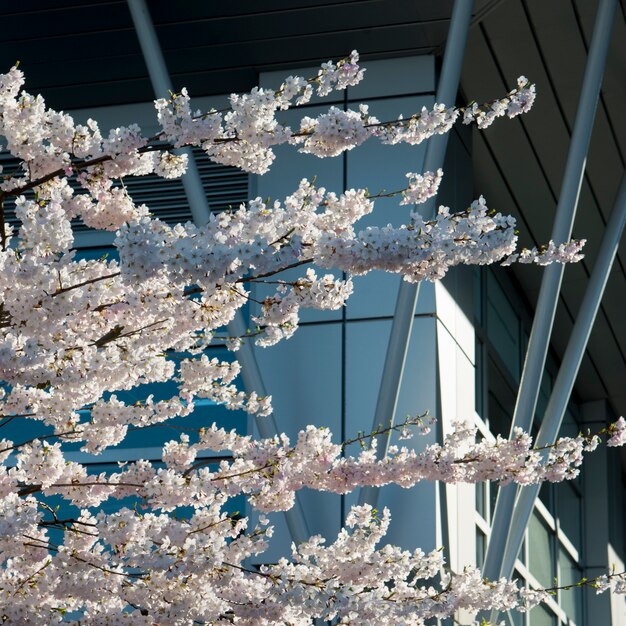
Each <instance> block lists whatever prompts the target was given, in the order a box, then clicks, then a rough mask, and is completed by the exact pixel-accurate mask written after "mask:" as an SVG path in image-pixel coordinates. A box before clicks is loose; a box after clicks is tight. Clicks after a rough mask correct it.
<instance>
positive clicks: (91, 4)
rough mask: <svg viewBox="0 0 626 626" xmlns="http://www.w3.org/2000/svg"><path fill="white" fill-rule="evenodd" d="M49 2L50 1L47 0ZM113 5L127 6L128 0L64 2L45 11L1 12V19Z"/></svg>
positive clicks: (11, 5) (12, 5) (47, 7)
mask: <svg viewBox="0 0 626 626" xmlns="http://www.w3.org/2000/svg"><path fill="white" fill-rule="evenodd" d="M46 2H48V0H46ZM112 4H126V0H104V1H103V2H84V1H82V0H75V2H74V3H72V4H70V3H68V2H64V3H63V6H57V7H53V6H46V7H45V8H43V9H26V10H24V11H10V12H6V11H1V10H0V19H1V18H3V17H12V16H15V15H34V14H35V13H52V12H61V11H72V10H74V9H76V8H81V9H82V8H91V7H102V6H111V5H112ZM2 6H3V7H5V6H10V7H14V6H19V5H16V4H14V3H5V4H3V5H2ZM22 6H26V3H24V4H22Z"/></svg>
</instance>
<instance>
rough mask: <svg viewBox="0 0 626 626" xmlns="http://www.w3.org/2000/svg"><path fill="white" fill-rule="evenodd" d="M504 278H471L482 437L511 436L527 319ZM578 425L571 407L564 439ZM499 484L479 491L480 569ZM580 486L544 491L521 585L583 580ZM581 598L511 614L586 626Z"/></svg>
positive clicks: (547, 381) (563, 596)
mask: <svg viewBox="0 0 626 626" xmlns="http://www.w3.org/2000/svg"><path fill="white" fill-rule="evenodd" d="M507 280H510V279H507V278H506V277H503V275H502V274H500V273H497V270H496V271H493V270H491V269H480V268H476V269H475V271H474V322H475V328H476V344H475V345H476V355H475V363H476V379H475V392H476V402H475V407H476V413H477V423H478V426H479V429H480V432H481V437H494V436H495V435H502V436H504V437H508V436H509V432H510V427H511V420H512V416H513V411H514V409H515V400H516V394H517V389H518V386H519V379H520V375H521V367H522V364H523V359H524V355H525V350H526V345H527V343H528V335H529V332H530V317H529V315H527V312H526V310H525V308H524V305H523V303H522V302H521V300H520V299H519V298H516V295H515V290H514V288H513V287H512V285H511V284H510V283H507ZM555 370H556V363H555V362H554V360H553V359H551V358H549V359H548V364H547V367H546V371H545V372H544V376H543V378H542V381H541V387H540V391H539V398H538V402H537V409H536V413H535V420H534V425H533V430H532V434H533V435H534V434H536V432H537V429H538V424H540V422H541V419H542V417H543V412H544V411H545V408H546V405H547V402H548V400H549V397H550V393H551V391H552V385H553V381H554V372H555ZM579 431H580V425H579V422H578V420H577V419H576V407H575V405H573V404H572V405H571V406H570V407H569V409H568V411H567V413H566V415H565V418H564V421H563V425H562V428H561V434H562V435H576V434H577V433H578V432H579ZM497 491H498V486H497V484H479V485H476V512H477V513H478V517H477V524H476V560H477V564H478V565H482V563H483V561H484V556H485V550H486V545H487V542H488V536H489V530H490V524H491V518H492V514H493V510H494V507H495V502H496V497H497ZM582 539H583V538H582V500H581V484H580V480H579V479H577V480H574V481H566V482H564V483H560V484H556V485H553V484H549V483H546V484H544V485H543V486H542V489H541V490H540V494H539V500H538V502H537V504H536V505H535V510H534V511H533V514H532V517H531V519H530V522H529V524H528V528H527V530H526V538H525V541H524V544H523V546H522V549H521V551H520V554H519V555H518V561H517V566H516V571H517V575H518V577H519V578H520V580H523V581H524V582H525V584H527V585H530V586H531V587H533V588H540V587H543V588H549V587H553V586H563V585H570V584H573V583H575V582H577V581H579V580H580V579H581V578H582V576H583V569H582V566H581V563H582V554H583V542H582ZM583 601H584V599H583V592H582V589H580V588H577V589H573V590H568V591H562V592H561V591H558V592H556V594H555V596H554V600H553V601H550V602H549V603H548V605H542V606H540V607H537V608H535V609H533V610H532V611H531V612H530V613H528V614H517V613H516V614H514V613H513V612H511V615H510V616H509V621H510V623H511V624H514V625H515V626H518V625H519V626H543V625H544V624H545V625H548V624H550V625H555V626H556V625H557V624H569V625H572V624H576V625H577V626H582V624H583Z"/></svg>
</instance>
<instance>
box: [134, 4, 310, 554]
mask: <svg viewBox="0 0 626 626" xmlns="http://www.w3.org/2000/svg"><path fill="white" fill-rule="evenodd" d="M127 1H128V8H129V9H130V13H131V16H132V18H133V23H134V25H135V30H136V32H137V37H138V38H139V44H140V46H141V51H142V53H143V57H144V60H145V62H146V66H147V67H148V74H149V75H150V82H151V83H152V88H153V90H154V93H155V96H156V97H162V96H165V95H167V94H168V93H170V92H171V91H173V90H172V81H171V79H170V76H169V73H168V71H167V65H166V64H165V59H164V58H163V52H162V50H161V46H160V44H159V40H158V38H157V35H156V32H155V29H154V25H153V23H152V18H151V16H150V12H149V10H148V7H147V5H146V2H145V0H127ZM181 152H185V153H186V154H187V155H188V157H189V160H188V167H187V172H186V174H185V175H184V176H183V177H182V183H183V187H184V189H185V195H186V197H187V202H188V203H189V208H190V210H191V214H192V216H193V221H194V222H195V223H196V224H198V225H202V224H206V222H207V221H208V220H209V216H210V215H211V209H210V207H209V204H208V202H207V199H206V194H205V193H204V187H203V186H202V179H201V178H200V173H199V172H198V167H197V165H196V162H195V159H194V157H193V153H192V152H191V150H182V151H181ZM228 331H229V333H230V334H231V335H232V336H234V337H238V336H242V335H245V334H246V325H245V323H244V320H243V317H242V315H241V312H240V311H237V313H236V315H235V319H234V320H233V321H232V322H231V323H230V324H229V325H228ZM237 360H238V361H239V363H240V364H241V374H242V379H243V383H244V388H245V390H246V392H247V393H250V392H252V391H256V393H257V394H258V395H261V396H265V395H267V393H266V390H265V385H264V384H263V378H262V376H261V370H260V369H259V365H258V363H257V360H256V357H255V354H254V349H253V347H252V345H250V344H249V342H247V341H246V342H244V345H243V346H242V348H241V349H240V351H239V354H238V356H237ZM256 425H257V428H258V430H259V434H260V435H261V437H264V438H266V437H273V436H274V435H277V434H278V432H279V431H278V427H277V425H276V419H275V417H274V415H270V416H268V417H257V418H256ZM285 519H286V522H287V526H288V528H289V531H290V533H291V538H292V539H293V541H295V542H296V543H302V542H303V541H305V540H306V539H308V538H309V536H310V533H309V531H308V528H307V524H306V519H305V517H304V513H303V510H302V505H301V503H300V501H299V499H298V498H297V496H296V504H295V505H294V507H293V508H292V509H290V510H289V511H286V512H285Z"/></svg>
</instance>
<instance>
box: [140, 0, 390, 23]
mask: <svg viewBox="0 0 626 626" xmlns="http://www.w3.org/2000/svg"><path fill="white" fill-rule="evenodd" d="M380 1H381V0H343V2H328V3H326V4H309V5H306V6H292V7H289V8H286V9H266V10H262V11H251V12H249V13H237V14H233V15H216V16H212V17H202V18H198V19H188V20H168V21H167V22H159V21H156V20H155V22H154V24H155V26H156V27H157V28H158V27H161V26H166V25H167V26H169V25H170V24H172V25H178V24H190V23H193V24H197V23H198V22H219V21H226V20H238V19H241V18H249V17H262V16H265V15H279V14H281V13H288V14H289V13H291V14H293V13H301V12H303V11H312V10H324V9H329V8H330V9H334V8H336V7H341V6H346V5H355V4H372V3H380ZM259 6H263V3H259ZM265 6H267V3H266V5H265ZM151 13H152V16H153V17H154V7H153V9H152V11H151Z"/></svg>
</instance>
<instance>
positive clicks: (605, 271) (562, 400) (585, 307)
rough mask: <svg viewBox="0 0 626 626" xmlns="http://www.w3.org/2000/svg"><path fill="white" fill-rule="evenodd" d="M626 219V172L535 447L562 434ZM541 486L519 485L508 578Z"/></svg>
mask: <svg viewBox="0 0 626 626" xmlns="http://www.w3.org/2000/svg"><path fill="white" fill-rule="evenodd" d="M625 223H626V173H625V174H624V177H623V178H622V183H621V185H620V188H619V191H618V194H617V198H616V200H615V205H614V207H613V210H612V212H611V217H610V218H609V221H608V223H607V225H606V230H605V231H604V235H603V237H602V242H601V243H600V252H599V253H598V258H597V259H596V263H595V265H594V268H593V271H592V273H591V276H590V278H589V283H588V284H587V288H586V290H585V295H584V297H583V301H582V304H581V305H580V310H579V311H578V315H577V316H576V323H575V324H574V328H573V330H572V335H571V337H570V339H569V342H568V344H567V348H566V349H565V354H564V355H563V361H562V363H561V367H560V368H559V373H558V375H557V377H556V381H555V383H554V387H553V389H552V394H551V395H550V400H549V401H548V406H547V407H546V411H545V414H544V416H543V421H542V422H541V427H540V428H539V432H538V434H537V439H536V441H535V446H536V447H539V448H542V447H544V446H549V445H552V444H553V443H554V442H555V441H556V438H557V436H558V434H559V430H560V428H561V424H562V422H563V416H564V415H565V411H566V409H567V403H568V402H569V399H570V396H571V393H572V389H573V387H574V381H575V380H576V375H577V374H578V369H579V368H580V363H581V361H582V358H583V355H584V353H585V349H586V347H587V343H588V341H589V335H590V334H591V329H592V328H593V323H594V321H595V319H596V315H597V313H598V308H599V307H600V302H601V300H602V295H603V294H604V289H605V287H606V283H607V281H608V279H609V274H610V272H611V267H612V266H613V261H614V260H615V255H616V254H617V248H618V246H619V242H620V239H621V238H622V233H623V231H624V224H625ZM540 487H541V485H530V486H528V487H524V488H521V489H520V488H518V492H519V495H518V497H517V501H516V503H515V508H514V511H513V519H512V521H511V531H510V533H509V536H508V539H507V542H506V547H505V551H504V557H503V559H502V565H501V568H500V576H506V577H507V578H509V577H510V576H511V575H512V573H513V568H514V565H515V559H516V558H517V555H518V553H519V550H520V547H521V545H522V541H523V539H524V531H525V530H526V526H527V525H528V521H529V520H530V516H531V514H532V511H533V507H534V505H535V500H536V499H537V495H538V494H539V489H540Z"/></svg>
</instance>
